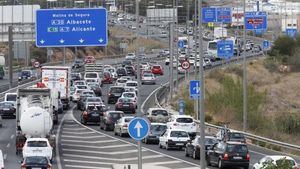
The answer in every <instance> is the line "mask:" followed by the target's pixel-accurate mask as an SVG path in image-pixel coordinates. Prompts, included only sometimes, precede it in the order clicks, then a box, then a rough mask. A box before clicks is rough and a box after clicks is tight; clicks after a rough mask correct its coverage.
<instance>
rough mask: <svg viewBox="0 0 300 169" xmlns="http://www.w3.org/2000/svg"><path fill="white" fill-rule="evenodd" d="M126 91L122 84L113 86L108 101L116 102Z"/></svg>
mask: <svg viewBox="0 0 300 169" xmlns="http://www.w3.org/2000/svg"><path fill="white" fill-rule="evenodd" d="M123 92H125V88H124V87H122V86H111V87H110V88H109V92H108V98H107V103H108V104H110V103H116V102H117V100H118V99H119V97H121V96H122V94H123Z"/></svg>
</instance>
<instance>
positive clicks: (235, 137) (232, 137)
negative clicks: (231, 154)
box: [223, 131, 246, 143]
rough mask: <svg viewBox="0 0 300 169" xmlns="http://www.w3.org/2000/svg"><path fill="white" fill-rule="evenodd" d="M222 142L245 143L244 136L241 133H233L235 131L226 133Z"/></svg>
mask: <svg viewBox="0 0 300 169" xmlns="http://www.w3.org/2000/svg"><path fill="white" fill-rule="evenodd" d="M223 140H224V141H237V142H242V143H246V137H245V135H244V134H243V133H241V132H235V131H230V132H227V135H225V137H224V139H223Z"/></svg>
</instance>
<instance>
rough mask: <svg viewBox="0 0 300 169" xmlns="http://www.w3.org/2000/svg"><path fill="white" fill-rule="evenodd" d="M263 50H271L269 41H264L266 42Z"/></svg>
mask: <svg viewBox="0 0 300 169" xmlns="http://www.w3.org/2000/svg"><path fill="white" fill-rule="evenodd" d="M263 48H264V49H269V48H270V42H269V41H267V40H264V41H263Z"/></svg>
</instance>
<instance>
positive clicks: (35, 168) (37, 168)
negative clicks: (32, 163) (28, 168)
mask: <svg viewBox="0 0 300 169" xmlns="http://www.w3.org/2000/svg"><path fill="white" fill-rule="evenodd" d="M32 169H41V168H39V167H32Z"/></svg>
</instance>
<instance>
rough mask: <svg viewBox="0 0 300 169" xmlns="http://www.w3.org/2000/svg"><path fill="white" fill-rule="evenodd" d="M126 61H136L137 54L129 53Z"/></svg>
mask: <svg viewBox="0 0 300 169" xmlns="http://www.w3.org/2000/svg"><path fill="white" fill-rule="evenodd" d="M125 59H128V60H135V54H134V53H128V54H127V55H126V56H125Z"/></svg>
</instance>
